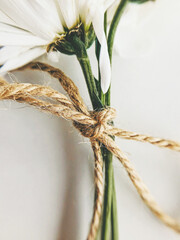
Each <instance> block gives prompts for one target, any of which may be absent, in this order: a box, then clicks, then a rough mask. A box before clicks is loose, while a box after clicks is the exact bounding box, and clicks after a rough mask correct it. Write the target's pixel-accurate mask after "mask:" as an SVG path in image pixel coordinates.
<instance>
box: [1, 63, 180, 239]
mask: <svg viewBox="0 0 180 240" xmlns="http://www.w3.org/2000/svg"><path fill="white" fill-rule="evenodd" d="M25 69H32V70H41V71H44V72H47V73H49V74H50V75H51V76H52V77H54V78H56V79H58V80H59V82H60V83H61V85H62V87H63V88H64V90H65V91H66V92H67V94H68V96H69V98H67V97H66V96H65V95H63V94H61V93H59V92H57V91H55V90H54V89H52V88H51V87H46V86H41V85H37V84H29V83H11V84H10V83H8V82H6V81H5V80H4V79H2V78H1V79H0V100H7V99H9V100H14V101H18V102H21V103H27V104H29V105H32V106H34V107H36V108H38V109H39V110H41V111H44V112H47V113H51V114H53V115H56V116H58V117H63V118H65V119H67V120H71V121H72V122H73V125H74V127H75V128H76V129H77V130H78V131H79V132H80V133H81V134H82V136H84V137H87V138H89V140H90V142H91V146H92V149H93V152H94V159H95V168H94V181H95V191H96V194H95V196H96V198H95V203H94V213H93V217H92V221H91V226H90V231H89V234H88V237H87V239H88V240H95V239H96V235H97V231H98V227H99V223H100V220H101V214H102V206H103V191H104V186H103V161H102V156H101V150H100V144H103V145H104V146H105V147H106V148H107V149H108V150H109V151H110V152H111V153H112V154H113V155H114V156H115V157H117V158H118V159H119V161H120V162H121V163H122V165H123V166H124V168H125V170H126V171H127V173H128V175H129V177H130V179H131V181H132V183H133V184H134V186H135V188H136V189H137V191H138V193H139V195H140V197H141V198H142V200H143V201H144V203H145V204H146V205H147V206H148V208H149V209H150V210H151V211H152V212H153V214H154V215H155V216H156V217H157V218H158V219H159V220H161V221H162V222H163V223H164V224H165V225H167V226H168V227H170V228H172V229H173V230H175V231H176V232H178V233H180V223H178V222H177V221H176V220H175V219H174V218H172V217H170V216H169V215H167V214H166V213H164V212H163V211H162V210H161V208H160V207H159V205H158V204H157V203H156V202H155V200H154V198H153V197H152V195H151V194H150V192H149V190H148V189H147V187H146V186H145V184H144V182H143V181H142V180H141V178H140V176H139V174H138V173H137V172H136V170H135V169H134V167H133V165H132V163H131V162H130V161H129V159H128V158H127V157H126V155H125V154H124V153H123V152H122V151H121V150H120V149H119V147H118V146H117V145H116V143H115V142H114V141H113V139H112V138H111V137H110V136H116V137H120V138H124V139H128V140H136V141H140V142H148V143H150V144H153V145H156V146H158V147H162V148H169V149H171V150H174V151H180V143H178V142H175V141H171V140H166V139H161V138H154V137H151V136H147V135H142V134H138V133H134V132H129V131H125V130H122V129H119V128H116V127H114V126H111V125H110V124H109V122H110V121H112V120H113V119H114V118H115V116H116V111H115V109H113V108H106V109H103V110H102V111H98V112H96V111H94V112H89V111H88V110H87V108H86V106H85V104H84V102H83V100H82V98H81V96H80V94H79V91H78V88H77V87H76V85H75V84H74V83H73V81H72V80H71V79H69V78H68V77H67V76H66V75H65V74H64V73H63V72H62V71H61V70H59V69H57V68H54V67H52V66H50V65H47V64H44V63H40V62H36V63H30V64H28V65H26V66H25V67H23V68H21V69H19V70H25ZM42 97H43V99H45V100H42Z"/></svg>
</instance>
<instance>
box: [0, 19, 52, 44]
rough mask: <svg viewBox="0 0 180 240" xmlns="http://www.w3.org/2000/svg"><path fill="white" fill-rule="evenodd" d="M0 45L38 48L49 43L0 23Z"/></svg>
mask: <svg viewBox="0 0 180 240" xmlns="http://www.w3.org/2000/svg"><path fill="white" fill-rule="evenodd" d="M0 33H1V34H0V45H3V46H6V45H20V46H36V45H37V46H38V45H46V44H48V43H49V42H48V41H47V40H44V39H42V38H39V37H36V36H34V35H33V34H31V33H29V32H27V31H24V30H22V29H19V28H16V27H12V26H10V25H7V24H4V23H0Z"/></svg>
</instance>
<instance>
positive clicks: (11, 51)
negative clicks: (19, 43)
mask: <svg viewBox="0 0 180 240" xmlns="http://www.w3.org/2000/svg"><path fill="white" fill-rule="evenodd" d="M28 49H29V48H27V47H14V46H7V47H2V48H1V49H0V65H2V64H4V63H5V62H6V61H7V60H9V59H11V58H15V57H16V56H18V55H19V54H21V53H23V52H25V51H27V50H28Z"/></svg>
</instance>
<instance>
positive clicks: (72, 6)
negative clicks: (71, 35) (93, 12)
mask: <svg viewBox="0 0 180 240" xmlns="http://www.w3.org/2000/svg"><path fill="white" fill-rule="evenodd" d="M57 2H58V4H59V7H60V9H61V15H62V16H63V20H64V24H65V26H66V27H67V28H69V29H71V28H72V27H74V26H76V25H77V24H78V22H79V13H78V11H77V2H76V0H66V3H65V1H64V0H57Z"/></svg>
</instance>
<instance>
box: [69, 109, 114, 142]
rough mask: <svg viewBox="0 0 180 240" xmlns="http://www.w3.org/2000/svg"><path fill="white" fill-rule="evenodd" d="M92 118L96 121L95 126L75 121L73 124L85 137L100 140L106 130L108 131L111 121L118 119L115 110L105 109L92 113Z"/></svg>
mask: <svg viewBox="0 0 180 240" xmlns="http://www.w3.org/2000/svg"><path fill="white" fill-rule="evenodd" d="M90 116H91V118H92V120H95V123H94V124H89V123H87V124H86V123H85V124H84V123H83V124H82V123H79V122H75V121H74V123H73V124H74V126H75V127H76V129H78V130H79V132H80V133H81V135H82V136H83V137H87V138H90V139H98V138H99V137H100V136H101V135H102V134H103V133H104V132H105V130H107V129H108V126H110V125H111V121H112V120H113V119H114V118H115V117H116V110H115V109H114V108H105V109H103V110H101V111H92V112H90Z"/></svg>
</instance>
